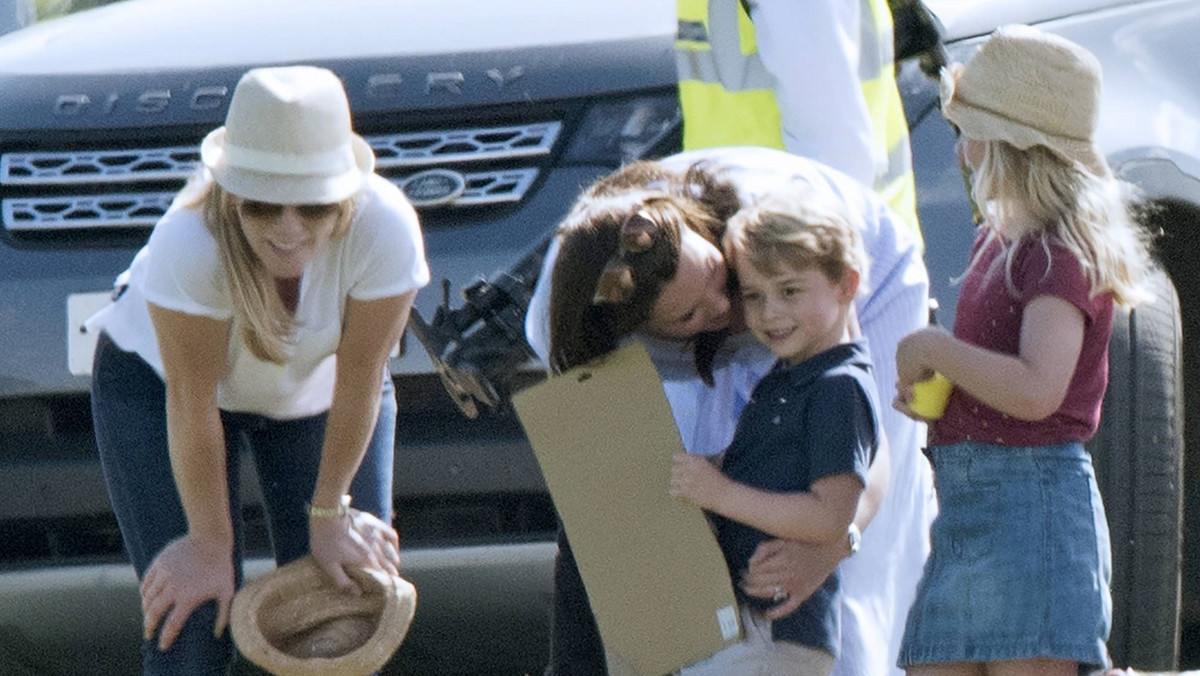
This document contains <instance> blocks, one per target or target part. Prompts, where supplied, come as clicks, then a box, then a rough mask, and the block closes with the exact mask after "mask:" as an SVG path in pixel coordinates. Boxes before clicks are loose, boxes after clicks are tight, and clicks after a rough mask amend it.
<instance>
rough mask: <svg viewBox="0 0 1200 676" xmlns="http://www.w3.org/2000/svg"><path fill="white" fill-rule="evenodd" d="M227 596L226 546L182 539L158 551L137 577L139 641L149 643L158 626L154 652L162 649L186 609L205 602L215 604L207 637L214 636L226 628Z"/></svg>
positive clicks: (230, 584) (229, 566) (229, 556)
mask: <svg viewBox="0 0 1200 676" xmlns="http://www.w3.org/2000/svg"><path fill="white" fill-rule="evenodd" d="M233 593H234V581H233V549H232V547H231V546H230V545H228V544H224V543H221V542H219V541H217V540H204V539H200V538H194V537H192V536H190V535H185V536H183V537H181V538H179V539H178V540H175V541H173V542H171V543H170V544H168V545H167V546H166V547H165V548H164V549H163V550H162V551H161V552H159V553H158V556H156V557H154V561H153V562H151V563H150V569H149V570H147V571H146V575H145V576H144V577H143V578H142V584H141V594H142V615H143V618H144V619H143V622H142V635H143V638H144V639H145V640H147V641H149V640H150V639H151V638H152V637H153V636H154V632H155V630H157V629H159V624H160V623H161V624H162V628H161V631H159V635H158V649H159V650H167V649H168V648H170V647H171V644H173V643H174V642H175V639H176V638H178V636H179V632H180V631H182V630H183V625H184V623H185V622H187V619H188V617H189V616H191V614H192V611H194V610H195V609H196V608H198V607H199V606H200V605H201V604H202V603H204V602H206V601H210V600H215V601H216V602H217V621H216V624H214V625H213V636H220V635H221V634H223V633H224V632H225V627H226V626H228V624H229V607H230V604H231V603H232V602H233Z"/></svg>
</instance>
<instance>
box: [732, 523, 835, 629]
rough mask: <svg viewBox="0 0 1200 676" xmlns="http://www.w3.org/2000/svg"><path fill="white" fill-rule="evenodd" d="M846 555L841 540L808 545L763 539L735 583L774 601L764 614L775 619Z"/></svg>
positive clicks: (808, 593) (817, 584) (814, 587)
mask: <svg viewBox="0 0 1200 676" xmlns="http://www.w3.org/2000/svg"><path fill="white" fill-rule="evenodd" d="M846 555H847V549H846V548H845V547H844V546H843V544H842V543H838V544H837V545H809V544H804V543H801V542H796V541H794V540H767V541H766V542H763V543H762V544H760V545H759V546H758V549H756V550H754V555H753V556H751V557H750V566H749V568H747V569H746V572H745V573H743V574H742V578H741V580H740V582H739V585H740V586H741V589H742V591H744V592H745V593H747V594H749V595H750V596H753V597H755V598H760V599H768V600H773V601H776V605H774V606H772V607H771V608H770V609H768V610H767V611H766V613H765V615H766V617H767V618H768V619H771V620H778V619H779V618H781V617H786V616H788V615H790V614H791V613H792V612H794V611H795V610H796V609H797V608H799V607H800V604H801V603H804V601H806V600H807V599H808V597H810V596H812V595H813V592H815V591H816V590H817V589H819V588H820V586H821V585H822V584H823V583H824V582H825V580H826V578H828V577H829V576H830V575H832V574H833V571H834V570H835V569H837V566H838V564H839V563H841V561H842V559H844V558H845V557H846Z"/></svg>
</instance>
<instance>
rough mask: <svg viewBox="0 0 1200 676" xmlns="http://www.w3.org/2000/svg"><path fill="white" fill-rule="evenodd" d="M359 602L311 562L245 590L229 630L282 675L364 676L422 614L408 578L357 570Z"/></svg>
mask: <svg viewBox="0 0 1200 676" xmlns="http://www.w3.org/2000/svg"><path fill="white" fill-rule="evenodd" d="M349 572H350V576H351V577H352V578H353V579H354V580H355V581H356V582H358V584H359V586H360V587H361V588H362V591H363V593H362V595H361V596H352V595H349V594H345V593H343V592H341V591H340V590H338V589H337V588H336V587H334V586H333V582H332V581H331V580H330V579H329V577H328V576H327V575H326V574H325V572H324V571H322V570H321V568H320V566H318V565H317V562H316V560H315V559H313V558H312V556H305V557H303V558H301V559H298V560H296V561H293V562H292V563H289V564H287V565H286V566H282V567H280V568H277V569H275V570H273V571H271V572H270V573H267V574H266V575H263V576H262V577H259V578H258V579H256V580H254V581H252V582H251V583H249V584H247V585H246V586H245V587H243V588H242V589H241V590H240V591H238V593H237V594H236V595H235V596H234V597H233V608H232V610H231V611H230V622H229V629H230V632H231V633H232V634H233V641H234V643H235V644H237V647H238V650H240V651H241V652H242V654H243V655H245V656H246V658H247V659H249V660H250V661H251V662H254V663H255V664H257V665H258V666H260V667H262V668H263V669H266V670H267V671H269V672H270V673H272V674H276V675H277V676H366V675H367V674H371V673H373V672H376V671H378V670H380V669H381V668H383V666H384V665H386V664H387V662H388V660H389V659H391V657H392V655H393V654H394V653H395V652H396V649H397V648H399V647H400V644H401V642H403V641H404V636H405V634H407V633H408V627H409V625H410V624H412V618H413V614H414V613H415V612H416V608H417V591H416V589H415V588H414V587H413V586H412V584H410V583H409V582H407V581H406V580H404V579H402V578H399V577H395V576H393V575H387V574H385V573H382V572H378V571H371V570H363V569H358V570H351V571H349Z"/></svg>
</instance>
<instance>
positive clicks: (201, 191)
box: [182, 172, 354, 364]
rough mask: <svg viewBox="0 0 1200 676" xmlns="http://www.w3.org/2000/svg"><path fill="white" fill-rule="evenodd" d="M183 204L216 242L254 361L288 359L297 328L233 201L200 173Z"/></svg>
mask: <svg viewBox="0 0 1200 676" xmlns="http://www.w3.org/2000/svg"><path fill="white" fill-rule="evenodd" d="M182 194H183V199H184V204H185V205H186V206H188V207H191V208H194V209H198V210H199V211H200V218H201V220H202V221H203V222H204V225H205V227H207V228H208V230H209V232H211V233H212V235H213V237H214V238H215V239H216V241H217V258H218V261H219V262H220V265H221V269H222V270H224V272H225V281H226V284H227V285H228V286H229V296H230V299H231V301H232V305H233V319H234V324H236V325H238V326H239V327H240V333H241V339H242V340H243V341H245V343H246V347H247V348H248V349H249V350H250V353H251V354H253V355H254V356H255V357H257V358H259V359H262V360H263V361H268V362H271V363H273V364H283V363H284V362H285V361H286V360H287V357H288V355H289V354H290V353H291V347H292V345H293V344H294V342H295V334H296V329H297V328H298V326H299V323H298V322H297V321H296V318H295V317H294V316H293V315H292V313H291V311H289V310H288V308H287V307H286V306H284V304H283V300H282V299H281V298H280V297H279V291H278V289H277V288H276V285H275V278H274V277H272V276H271V275H270V274H269V273H268V272H267V269H266V267H265V266H263V264H262V261H260V260H259V258H258V256H257V255H256V254H255V253H254V250H253V249H251V248H250V242H249V240H247V239H246V235H245V233H244V232H242V223H241V218H240V217H239V216H238V212H237V206H236V204H235V202H234V199H235V198H234V195H233V194H232V193H230V192H229V191H227V190H225V189H224V188H222V187H221V186H220V184H218V183H217V182H216V181H214V180H212V179H211V177H209V176H208V175H207V172H202V174H201V175H200V176H197V177H196V178H193V179H192V181H191V182H190V183H189V185H188V186H187V187H185V188H184V190H183V193H182ZM353 205H354V200H353V198H350V199H347V200H344V201H342V202H340V203H339V207H340V209H339V212H338V216H337V223H336V224H335V225H334V229H333V232H332V234H331V235H330V239H331V240H332V239H337V238H339V237H341V236H343V235H344V234H346V231H347V230H348V229H349V227H350V221H351V219H352V218H353V217H354V208H353Z"/></svg>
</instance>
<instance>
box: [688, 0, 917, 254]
mask: <svg viewBox="0 0 1200 676" xmlns="http://www.w3.org/2000/svg"><path fill="white" fill-rule="evenodd" d="M677 6H678V11H679V35H678V41H677V42H676V60H677V65H678V70H679V98H680V103H681V105H682V107H683V148H684V150H693V149H700V148H713V147H718V146H734V145H756V146H766V147H770V148H780V149H784V150H787V151H788V152H791V153H793V154H796V155H801V156H804V157H808V158H810V159H814V160H817V161H818V162H821V163H822V164H825V165H827V166H830V167H833V168H834V169H837V170H839V171H842V172H845V173H847V174H849V175H850V176H852V177H854V178H855V179H857V180H858V181H859V182H860V183H862V184H864V185H866V186H869V187H873V188H874V189H875V191H876V192H878V193H880V194H881V195H882V196H883V197H884V199H885V200H886V201H887V202H888V205H889V206H890V207H891V208H892V210H893V211H895V212H896V214H897V215H898V216H900V217H901V218H903V219H905V221H907V222H908V223H909V224H910V225H911V226H912V227H913V228H914V229H916V230H917V232H918V235H919V228H918V226H917V214H916V188H915V184H914V181H913V174H912V161H911V156H910V152H909V145H908V125H907V123H906V121H905V117H904V109H903V106H902V104H901V101H900V92H899V90H898V89H897V87H896V81H895V71H894V67H893V50H892V17H891V12H890V10H889V9H888V5H887V2H886V0H821V1H820V2H794V1H793V2H787V1H784V0H677Z"/></svg>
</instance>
